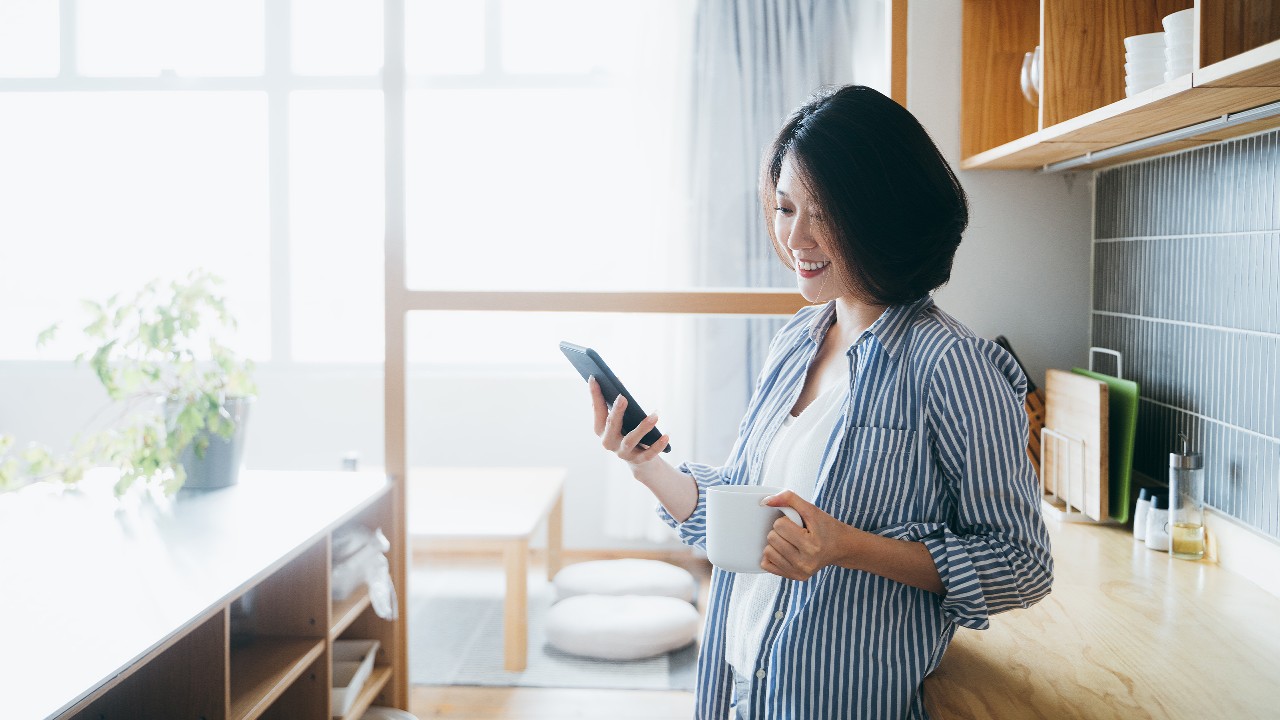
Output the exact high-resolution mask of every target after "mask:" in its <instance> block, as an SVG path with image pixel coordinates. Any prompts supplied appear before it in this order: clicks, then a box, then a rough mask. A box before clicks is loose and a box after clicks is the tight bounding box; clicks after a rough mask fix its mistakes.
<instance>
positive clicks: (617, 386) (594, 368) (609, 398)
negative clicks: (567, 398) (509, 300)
mask: <svg viewBox="0 0 1280 720" xmlns="http://www.w3.org/2000/svg"><path fill="white" fill-rule="evenodd" d="M560 352H562V353H564V356H565V357H567V358H569V362H571V363H573V366H574V367H575V368H577V369H578V374H579V375H581V376H582V379H583V380H586V379H587V378H589V377H593V376H594V377H595V379H596V382H597V383H598V384H599V385H600V394H602V395H604V401H605V403H607V404H608V405H609V407H610V408H612V407H613V401H614V400H616V399H617V398H618V396H619V395H621V396H622V397H624V398H626V399H627V409H626V410H624V411H623V412H622V434H623V435H626V434H627V433H629V432H631V431H632V430H635V429H636V426H637V425H639V424H640V422H641V421H642V420H644V419H645V417H647V415H648V413H646V412H645V411H644V410H642V409H641V408H640V403H638V402H636V399H635V398H633V397H631V393H629V392H627V388H626V386H624V385H623V384H622V381H621V380H618V376H617V375H614V374H613V371H612V370H610V369H609V366H608V365H607V364H605V361H604V358H602V357H600V354H599V353H597V352H596V351H595V350H592V349H591V348H589V347H583V346H581V345H574V344H573V343H571V342H567V341H566V342H561V343H560ZM661 437H662V432H661V431H659V430H658V428H656V427H655V428H653V429H652V430H650V431H649V432H647V433H645V435H644V437H643V438H641V439H640V444H641V445H645V446H649V445H652V444H654V443H656V442H658V439H659V438H661ZM662 452H671V445H667V446H666V447H664V448H662Z"/></svg>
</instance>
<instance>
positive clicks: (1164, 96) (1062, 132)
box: [960, 0, 1280, 170]
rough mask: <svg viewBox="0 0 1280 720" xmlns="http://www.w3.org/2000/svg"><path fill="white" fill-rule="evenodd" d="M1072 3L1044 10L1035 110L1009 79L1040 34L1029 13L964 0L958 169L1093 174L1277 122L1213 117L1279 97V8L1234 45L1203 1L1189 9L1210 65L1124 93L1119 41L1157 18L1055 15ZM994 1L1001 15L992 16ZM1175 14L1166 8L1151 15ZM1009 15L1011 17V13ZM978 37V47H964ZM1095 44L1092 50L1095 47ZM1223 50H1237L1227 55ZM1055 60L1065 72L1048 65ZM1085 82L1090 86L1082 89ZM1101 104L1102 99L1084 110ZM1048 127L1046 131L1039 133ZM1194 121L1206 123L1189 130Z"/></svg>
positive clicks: (1078, 9) (1078, 10)
mask: <svg viewBox="0 0 1280 720" xmlns="http://www.w3.org/2000/svg"><path fill="white" fill-rule="evenodd" d="M1071 5H1072V3H1070V2H1046V3H1045V4H1044V8H1045V11H1044V16H1043V22H1044V24H1045V28H1044V30H1043V33H1042V34H1041V35H1042V36H1043V39H1044V42H1045V43H1046V46H1045V49H1044V58H1045V60H1044V62H1045V64H1046V67H1045V72H1044V81H1043V84H1044V87H1043V88H1042V90H1043V91H1044V92H1043V95H1042V97H1041V103H1040V107H1038V108H1032V107H1031V106H1030V105H1029V104H1027V103H1026V102H1025V101H1023V100H1022V98H1021V95H1020V90H1019V89H1018V88H1016V87H1012V88H1011V87H1010V85H1011V83H1010V82H1007V80H1008V77H1016V76H1012V75H1011V72H1012V71H1011V70H1010V68H1011V67H1012V65H1013V63H1014V61H1015V60H1016V59H1017V57H1016V53H1015V52H1013V49H1014V48H1020V47H1026V46H1029V45H1030V46H1034V45H1035V44H1036V38H1037V37H1040V36H1041V35H1038V34H1036V31H1035V30H1033V29H1032V17H1031V16H1033V15H1034V13H1035V11H1036V9H1035V8H1034V7H1033V6H1031V5H1028V4H1027V3H1021V2H1016V1H1015V0H1011V1H1010V2H1007V3H1003V4H1002V3H998V2H993V0H966V5H965V10H966V15H965V23H966V24H965V42H966V47H965V66H964V73H965V76H964V90H965V101H964V108H963V123H964V126H965V127H964V133H963V135H964V148H963V153H964V158H963V159H962V161H961V163H960V166H961V167H962V168H964V169H966V170H976V169H993V170H1004V169H1036V168H1041V167H1044V166H1052V165H1053V164H1054V163H1060V162H1063V161H1067V160H1073V162H1072V165H1073V166H1075V167H1080V168H1097V167H1103V166H1106V165H1113V164H1116V163H1121V162H1129V161H1131V160H1136V159H1139V158H1142V157H1148V156H1152V155H1158V154H1164V153H1168V152H1173V151H1177V150H1182V149H1186V148H1190V147H1196V146H1199V145H1204V144H1209V143H1214V142H1218V141H1220V140H1225V139H1228V138H1231V137H1237V136H1240V135H1246V134H1250V133H1255V132H1260V131H1263V130H1267V129H1271V128H1275V127H1280V116H1273V117H1267V118H1263V119H1257V120H1250V121H1247V122H1241V123H1239V124H1234V125H1230V126H1223V125H1224V123H1217V122H1214V121H1216V120H1219V119H1221V118H1223V117H1224V116H1229V115H1234V114H1236V113H1240V112H1242V111H1246V110H1250V109H1252V108H1257V107H1260V106H1263V105H1268V104H1271V103H1275V102H1278V101H1280V40H1278V39H1276V36H1277V35H1280V27H1277V26H1278V25H1280V12H1277V13H1274V14H1272V15H1268V16H1267V17H1268V19H1267V21H1266V22H1263V23H1256V22H1255V23H1254V24H1253V25H1251V26H1250V28H1251V32H1252V35H1250V36H1248V37H1243V38H1242V37H1239V33H1235V34H1232V32H1231V28H1232V27H1234V26H1233V25H1231V24H1230V23H1223V22H1221V20H1222V18H1223V17H1224V16H1225V15H1226V11H1225V10H1222V9H1221V8H1220V6H1219V5H1217V4H1215V3H1213V2H1210V1H1209V0H1202V2H1201V3H1200V5H1199V6H1197V12H1199V13H1200V17H1201V21H1200V23H1199V27H1200V37H1201V43H1200V46H1199V48H1198V49H1199V51H1200V52H1199V57H1200V58H1201V60H1214V59H1216V62H1212V63H1210V64H1206V65H1204V66H1203V67H1200V68H1199V69H1196V70H1193V71H1192V72H1191V73H1190V74H1187V75H1183V76H1181V77H1176V78H1173V79H1172V80H1170V81H1168V82H1166V83H1164V84H1162V85H1159V86H1157V87H1154V88H1151V89H1149V90H1146V91H1144V92H1142V93H1139V94H1137V95H1134V96H1132V97H1121V96H1122V95H1123V91H1122V90H1120V89H1118V88H1120V87H1121V86H1122V83H1123V76H1122V75H1117V74H1116V73H1117V69H1118V68H1120V67H1121V64H1122V62H1123V60H1122V54H1123V45H1121V44H1120V43H1119V40H1120V39H1121V38H1123V37H1124V36H1125V35H1126V34H1136V33H1139V32H1144V31H1145V32H1154V31H1155V30H1156V29H1158V23H1159V21H1158V18H1155V16H1154V15H1148V16H1146V17H1145V18H1141V19H1138V20H1134V19H1132V18H1128V19H1126V22H1127V23H1128V24H1125V23H1122V22H1119V21H1116V20H1115V18H1114V17H1112V16H1111V15H1108V14H1107V13H1105V12H1104V13H1096V15H1094V14H1090V12H1095V11H1086V10H1085V9H1083V6H1082V5H1079V4H1077V5H1075V6H1074V7H1071V8H1069V9H1070V10H1072V11H1073V12H1067V11H1066V10H1064V9H1063V6H1071ZM996 6H1000V7H1002V8H1003V10H1001V11H1000V12H999V13H997V12H995V8H996ZM1005 6H1009V7H1005ZM1108 7H1117V5H1116V4H1115V3H1112V4H1111V5H1110V6H1108ZM1176 9H1179V8H1178V7H1176V3H1175V4H1172V5H1170V6H1169V7H1164V8H1162V9H1159V12H1165V11H1168V10H1176ZM1015 10H1016V11H1017V13H1019V14H1018V15H1017V17H1019V18H1021V21H1020V22H1017V21H1014V20H1012V19H1011V17H1012V16H1010V15H1009V13H1011V12H1014V11H1015ZM1261 12H1262V11H1261V10H1259V11H1258V13H1259V14H1260V13H1261ZM1215 13H1216V14H1215ZM1215 18H1216V20H1215ZM1152 22H1155V23H1156V27H1154V28H1153V27H1152V26H1151V23H1152ZM1091 23H1092V25H1091ZM1224 24H1225V25H1227V26H1228V27H1225V28H1224V27H1222V26H1223V25H1224ZM1095 26H1096V27H1095ZM1259 26H1260V27H1261V29H1260V30H1259V29H1258V27H1259ZM1224 36H1226V37H1227V38H1228V39H1227V40H1223V39H1222V38H1223V37H1224ZM1215 38H1216V40H1215ZM977 42H984V43H985V44H983V45H980V46H977V47H971V45H972V44H973V43H977ZM1070 42H1077V43H1079V45H1078V46H1074V47H1073V46H1070V45H1069V44H1068V43H1070ZM1099 44H1101V49H1100V50H1099V49H1097V48H1096V47H1095V46H1097V45H1099ZM1090 49H1094V50H1097V52H1096V53H1095V54H1096V55H1098V58H1097V59H1095V60H1093V61H1092V64H1091V65H1089V66H1088V67H1081V65H1083V64H1084V63H1083V62H1073V61H1072V58H1073V57H1074V56H1073V53H1077V54H1087V52H1088V51H1089V50H1090ZM1232 51H1234V52H1235V54H1231V55H1224V53H1226V52H1232ZM1055 61H1057V62H1058V63H1060V64H1061V65H1066V66H1067V67H1061V68H1060V67H1055V66H1054V65H1053V63H1054V62H1055ZM1090 78H1093V79H1095V80H1096V82H1092V83H1090V82H1087V80H1088V79H1090ZM1099 98H1100V99H1102V100H1104V101H1105V100H1111V101H1110V102H1105V103H1104V104H1102V105H1101V106H1100V107H1096V108H1095V107H1093V104H1094V103H1095V102H1096V101H1097V100H1098V99H1099ZM1019 103H1021V105H1019ZM1048 122H1051V123H1052V124H1047V126H1045V127H1043V128H1041V129H1037V126H1038V124H1039V123H1048ZM1201 124H1204V125H1205V127H1204V128H1202V129H1196V128H1193V126H1198V125H1201ZM1188 128H1191V130H1187V131H1185V132H1174V131H1182V130H1184V129H1188ZM1166 137H1167V139H1166ZM1131 145H1132V147H1130V146H1131ZM1102 151H1106V152H1102ZM1093 154H1097V155H1098V157H1096V158H1095V157H1093ZM1077 159H1078V160H1077ZM1050 169H1052V168H1050Z"/></svg>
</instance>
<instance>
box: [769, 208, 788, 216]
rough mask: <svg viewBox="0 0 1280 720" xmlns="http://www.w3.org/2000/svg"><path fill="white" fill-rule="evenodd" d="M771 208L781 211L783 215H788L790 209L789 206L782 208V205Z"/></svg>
mask: <svg viewBox="0 0 1280 720" xmlns="http://www.w3.org/2000/svg"><path fill="white" fill-rule="evenodd" d="M773 210H774V212H779V213H782V214H783V215H790V214H791V209H790V208H784V207H782V206H778V207H775V208H774V209H773Z"/></svg>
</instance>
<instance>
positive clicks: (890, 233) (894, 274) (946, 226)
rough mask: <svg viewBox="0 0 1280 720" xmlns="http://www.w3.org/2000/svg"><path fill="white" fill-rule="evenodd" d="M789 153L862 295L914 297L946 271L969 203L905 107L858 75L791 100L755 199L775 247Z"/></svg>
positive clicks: (887, 299) (897, 299)
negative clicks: (794, 103)
mask: <svg viewBox="0 0 1280 720" xmlns="http://www.w3.org/2000/svg"><path fill="white" fill-rule="evenodd" d="M788 153H790V155H791V158H792V162H793V163H794V165H795V167H796V172H797V173H798V175H799V180H800V181H801V182H802V183H803V184H804V186H805V188H806V189H807V190H808V192H809V194H810V196H811V197H813V198H814V201H815V202H817V203H818V204H819V206H820V207H821V208H822V210H823V211H824V214H825V215H826V217H827V219H828V220H827V221H828V227H829V229H830V231H831V232H832V234H833V236H834V239H835V244H836V247H835V248H832V252H838V253H839V256H840V257H839V258H838V259H839V260H840V261H841V262H840V263H838V265H843V267H842V268H841V271H842V272H847V273H849V275H850V276H851V277H850V278H849V279H850V280H851V281H852V284H853V286H854V290H855V292H857V293H859V295H860V296H861V299H863V300H865V301H867V302H872V303H875V304H879V305H897V304H901V303H907V302H911V301H913V300H917V299H919V298H921V297H924V296H925V295H927V294H929V293H930V292H931V291H933V290H934V289H936V288H938V287H940V286H942V285H943V284H944V283H946V282H947V280H949V279H950V277H951V264H952V260H953V259H954V258H955V252H956V248H957V247H959V245H960V237H961V235H962V234H963V233H964V229H965V227H966V226H967V225H968V224H969V203H968V199H967V198H966V196H965V192H964V188H962V187H961V186H960V180H959V178H957V177H956V174H955V172H953V171H952V169H951V166H950V165H949V164H948V163H947V161H946V159H945V158H943V157H942V153H941V152H940V151H939V150H938V146H937V145H935V144H934V142H933V140H932V139H931V138H930V137H929V134H928V133H927V132H925V129H924V128H923V127H922V126H921V125H920V122H919V121H918V120H916V118H915V116H913V115H912V114H911V113H910V112H908V111H907V109H906V108H904V107H902V106H901V105H899V104H898V103H896V102H894V101H893V100H891V99H889V98H888V97H886V96H885V95H883V94H881V93H880V92H877V91H876V90H874V89H872V88H869V87H864V86H861V85H848V86H844V87H840V88H828V89H823V90H820V91H819V92H818V93H817V94H815V95H814V96H813V97H812V98H811V99H810V100H809V102H808V103H806V104H805V105H804V106H803V107H801V108H800V109H798V110H796V111H795V112H794V113H793V114H792V115H791V117H790V118H789V119H788V120H787V122H786V124H785V125H783V126H782V129H781V130H780V131H779V132H778V135H777V137H776V138H775V139H774V141H773V144H772V146H770V148H769V150H768V151H767V152H766V154H765V158H764V167H763V169H762V172H761V182H760V200H761V204H762V205H763V207H764V215H765V224H766V226H767V227H768V228H769V237H770V238H771V239H772V240H773V248H774V250H775V251H777V253H778V256H779V257H780V258H781V259H782V261H783V262H784V263H785V264H786V265H787V267H791V268H793V269H794V264H793V260H792V258H791V253H790V252H788V251H787V249H786V248H784V247H782V245H781V243H779V241H778V238H777V237H775V235H774V232H773V222H772V215H773V211H774V207H775V206H776V204H777V200H776V198H775V197H774V195H775V192H776V191H777V187H778V177H779V175H780V174H781V172H782V162H783V158H785V157H786V156H787V154H788Z"/></svg>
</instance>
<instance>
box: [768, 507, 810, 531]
mask: <svg viewBox="0 0 1280 720" xmlns="http://www.w3.org/2000/svg"><path fill="white" fill-rule="evenodd" d="M774 510H781V511H782V514H783V515H786V516H787V517H789V518H791V522H793V523H795V524H797V525H799V526H800V527H804V519H803V518H801V517H800V513H798V512H796V510H795V508H789V507H780V508H774Z"/></svg>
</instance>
